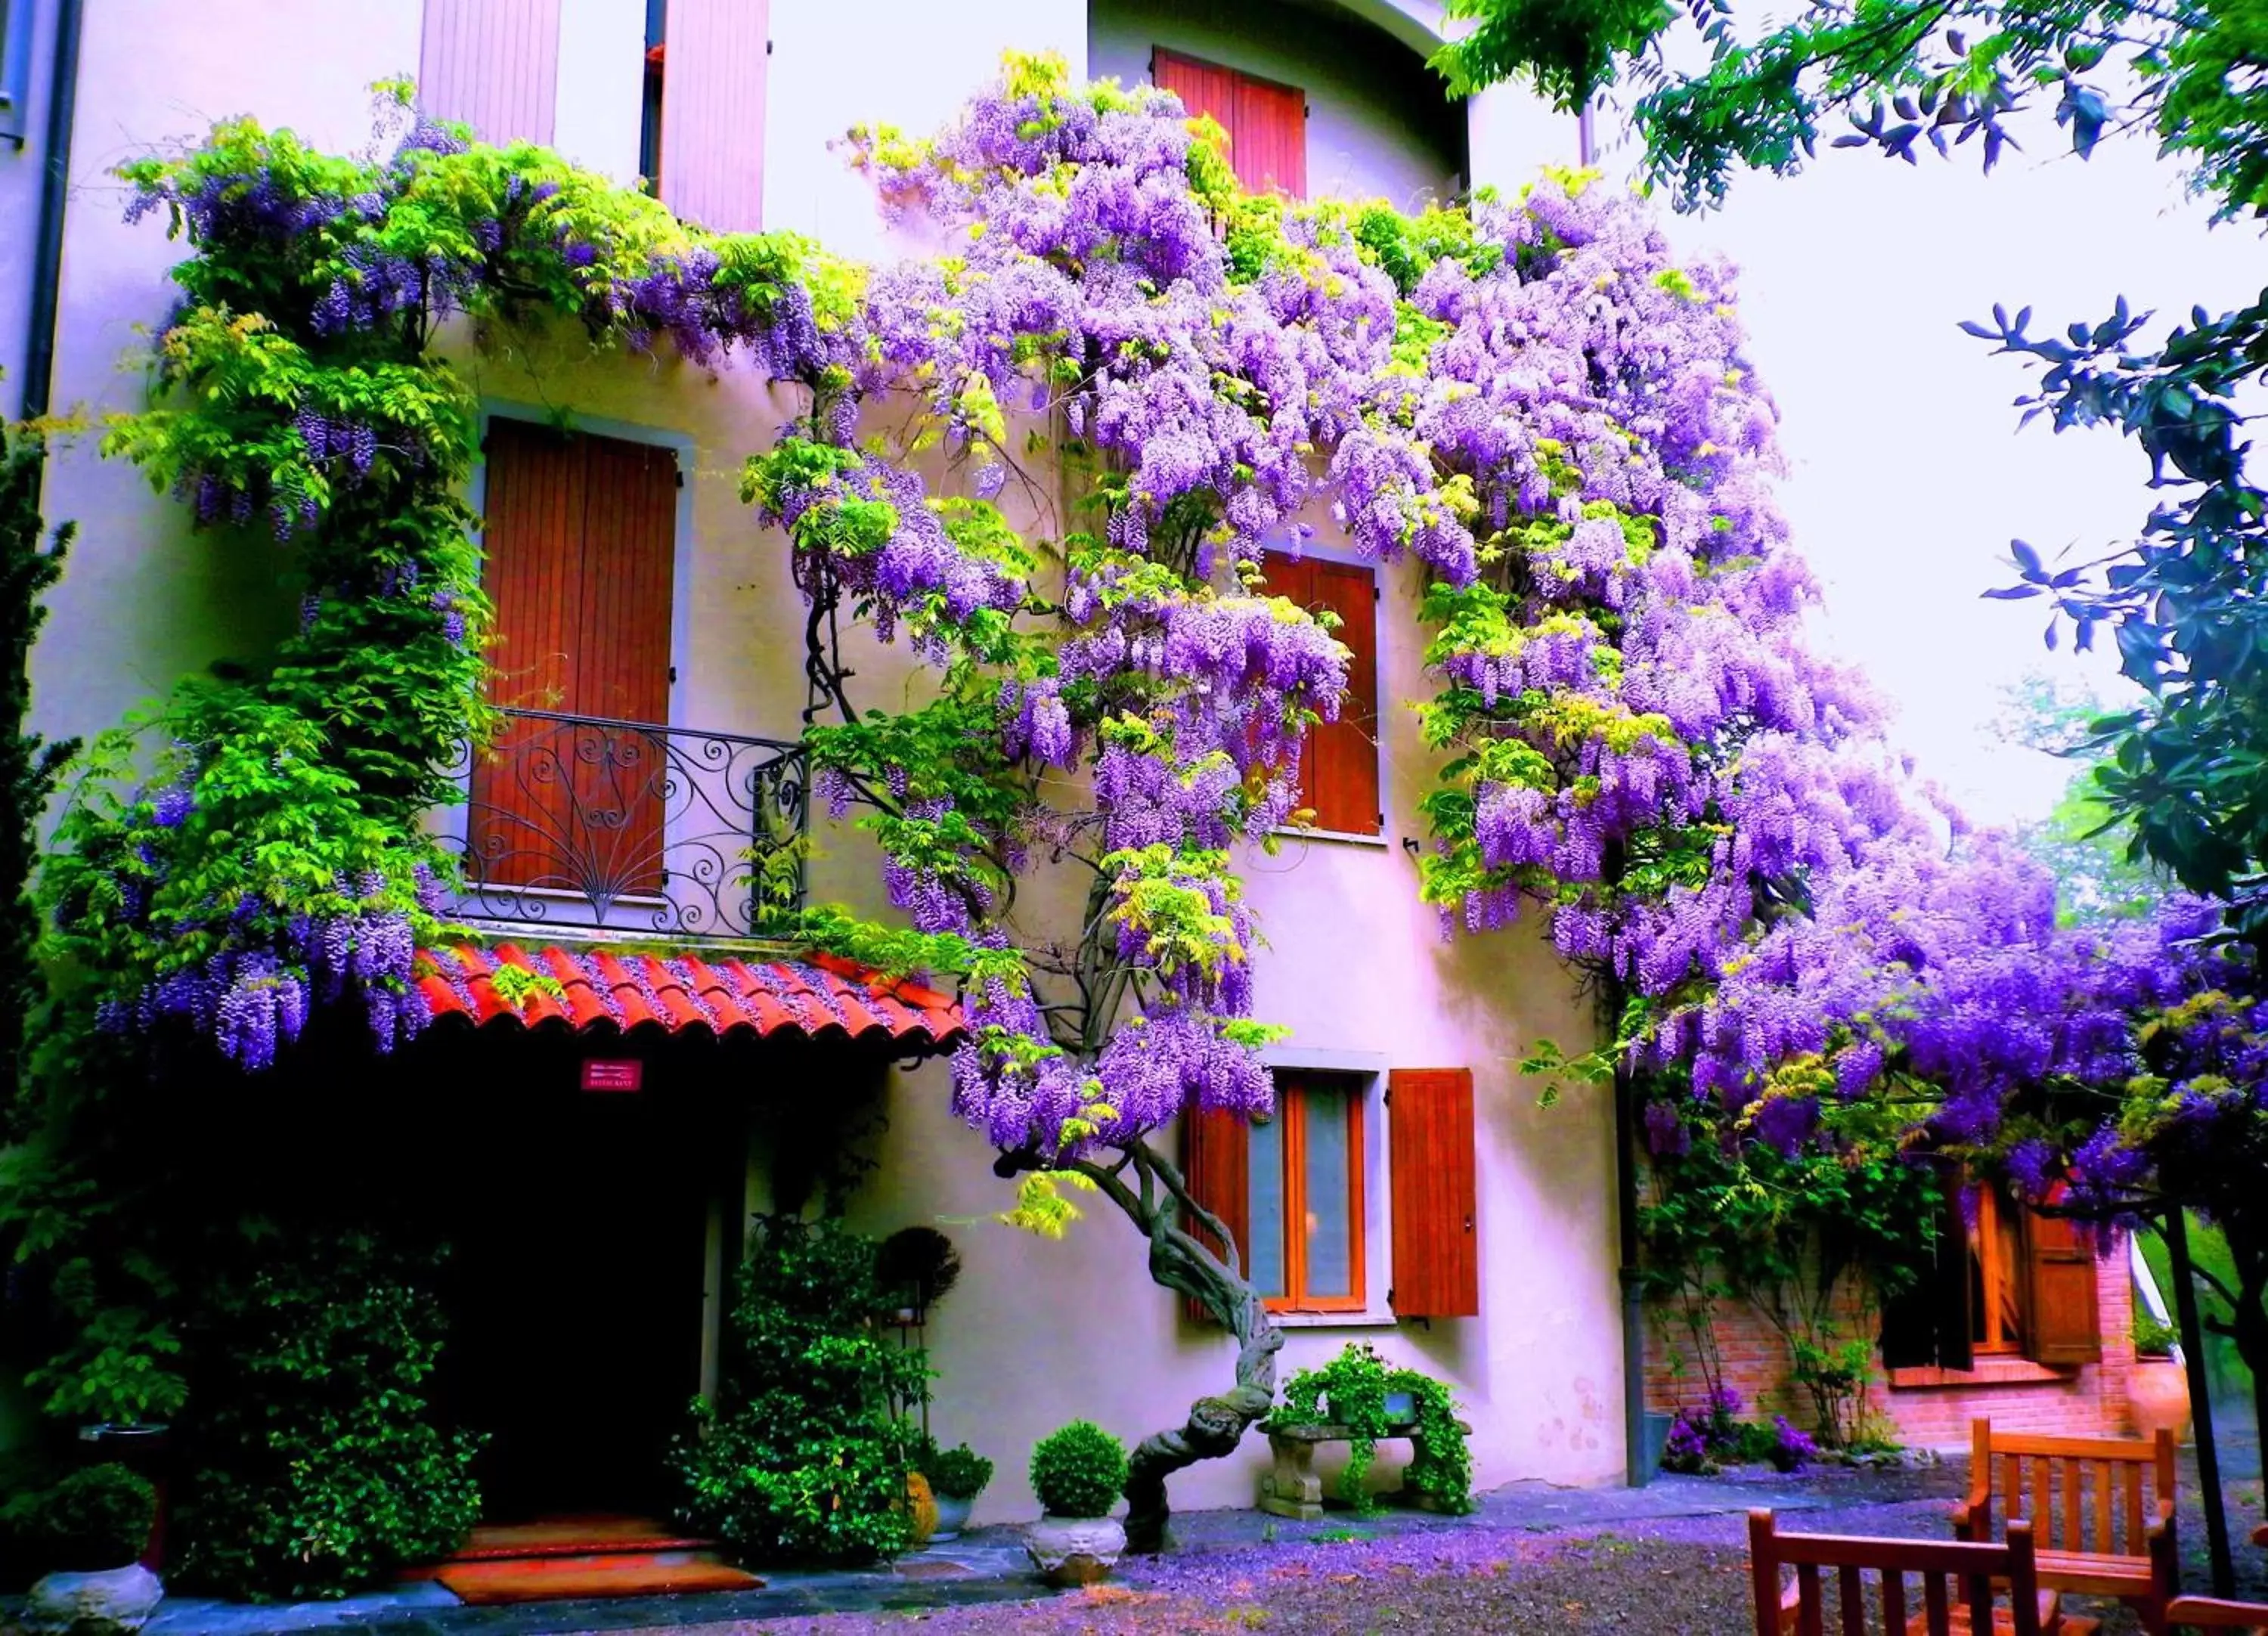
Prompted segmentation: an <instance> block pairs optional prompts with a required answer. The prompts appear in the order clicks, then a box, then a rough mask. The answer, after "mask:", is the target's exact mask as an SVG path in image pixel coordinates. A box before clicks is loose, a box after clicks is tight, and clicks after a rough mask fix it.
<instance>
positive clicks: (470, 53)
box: [417, 0, 559, 144]
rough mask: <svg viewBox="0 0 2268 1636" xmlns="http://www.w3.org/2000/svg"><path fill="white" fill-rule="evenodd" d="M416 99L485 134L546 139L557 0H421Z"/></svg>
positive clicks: (555, 82)
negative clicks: (423, 2) (421, 20)
mask: <svg viewBox="0 0 2268 1636" xmlns="http://www.w3.org/2000/svg"><path fill="white" fill-rule="evenodd" d="M417 106H418V107H420V108H421V109H423V111H424V112H425V113H427V114H431V116H432V117H433V118H435V119H444V120H461V121H463V122H465V123H466V124H468V125H470V126H471V127H472V128H473V130H474V132H475V135H477V136H481V137H482V138H483V139H484V140H486V141H489V142H495V143H506V142H523V141H524V142H536V143H543V144H549V142H550V141H551V138H552V131H553V129H554V127H555V125H556V121H557V117H558V106H559V0H425V18H424V28H423V33H422V35H421V36H420V39H419V41H418V49H417Z"/></svg>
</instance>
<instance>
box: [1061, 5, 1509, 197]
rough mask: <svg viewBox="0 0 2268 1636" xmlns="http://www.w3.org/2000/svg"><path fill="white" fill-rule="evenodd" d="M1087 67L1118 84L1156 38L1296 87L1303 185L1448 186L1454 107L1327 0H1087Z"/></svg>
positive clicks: (1335, 192)
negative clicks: (1303, 115)
mask: <svg viewBox="0 0 2268 1636" xmlns="http://www.w3.org/2000/svg"><path fill="white" fill-rule="evenodd" d="M1087 16H1088V25H1087V50H1088V54H1089V60H1088V68H1089V71H1090V72H1092V73H1093V74H1094V76H1095V77H1098V78H1100V77H1105V76H1108V77H1115V78H1116V79H1118V80H1120V81H1122V82H1123V83H1125V84H1127V85H1132V84H1134V83H1135V82H1137V81H1140V80H1147V79H1148V78H1149V77H1150V53H1151V49H1152V47H1155V46H1164V47H1166V48H1168V49H1171V50H1175V51H1181V52H1184V53H1186V54H1188V55H1190V56H1195V57H1202V58H1204V60H1206V61H1207V62H1211V63H1222V64H1224V65H1226V66H1227V67H1229V68H1233V69H1237V70H1241V71H1242V72H1244V73H1248V74H1256V75H1258V76H1260V77H1262V78H1263V79H1273V80H1278V81H1280V82H1282V83H1283V84H1285V85H1297V86H1299V87H1300V89H1301V90H1302V91H1304V92H1307V195H1308V196H1309V197H1310V198H1326V197H1333V198H1342V199H1375V198H1383V199H1385V200H1387V201H1388V203H1392V204H1394V205H1395V206H1396V207H1397V208H1399V209H1402V210H1418V209H1419V208H1421V207H1422V206H1424V205H1425V203H1427V202H1429V201H1438V200H1442V199H1446V198H1449V197H1452V196H1454V194H1455V193H1456V192H1457V191H1458V187H1459V180H1458V179H1459V178H1460V176H1461V175H1462V172H1463V170H1464V163H1465V161H1464V155H1463V153H1462V151H1461V150H1462V146H1463V131H1462V126H1463V123H1464V121H1463V119H1462V115H1461V114H1459V112H1458V110H1457V109H1456V108H1454V107H1451V106H1449V105H1448V104H1447V102H1446V101H1445V100H1444V99H1443V97H1442V94H1441V88H1440V81H1439V80H1438V79H1436V78H1435V77H1433V76H1432V74H1431V73H1430V72H1429V71H1428V70H1426V69H1425V64H1424V63H1423V60H1422V59H1421V58H1420V57H1419V56H1418V54H1417V53H1415V52H1413V51H1411V50H1410V49H1409V48H1407V47H1405V46H1404V45H1403V44H1402V43H1401V42H1400V41H1397V40H1395V39H1394V38H1393V37H1392V36H1391V35H1388V34H1387V33H1384V32H1383V31H1381V30H1380V29H1378V28H1376V27H1374V26H1370V25H1368V24H1366V23H1363V22H1359V21H1357V20H1356V19H1355V18H1353V17H1352V16H1351V14H1349V13H1347V12H1344V11H1341V10H1339V9H1338V8H1337V7H1335V6H1328V5H1293V4H1286V3H1285V0H1094V4H1092V5H1091V6H1090V7H1089V8H1088V13H1087Z"/></svg>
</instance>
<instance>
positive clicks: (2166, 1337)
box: [2134, 1307, 2182, 1358]
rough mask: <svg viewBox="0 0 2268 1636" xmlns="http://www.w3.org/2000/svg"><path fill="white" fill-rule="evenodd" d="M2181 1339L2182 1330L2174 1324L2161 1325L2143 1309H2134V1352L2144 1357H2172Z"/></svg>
mask: <svg viewBox="0 0 2268 1636" xmlns="http://www.w3.org/2000/svg"><path fill="white" fill-rule="evenodd" d="M2181 1338H2182V1332H2181V1330H2177V1329H2176V1328H2175V1327H2174V1326H2173V1325H2172V1324H2170V1323H2160V1322H2159V1321H2158V1320H2157V1319H2156V1318H2154V1317H2153V1316H2152V1315H2150V1314H2149V1312H2148V1311H2147V1310H2146V1309H2145V1308H2140V1307H2137V1308H2134V1350H2135V1351H2136V1352H2139V1353H2140V1354H2141V1355H2142V1356H2143V1357H2145V1358H2167V1357H2171V1356H2172V1355H2173V1351H2174V1348H2175V1347H2176V1345H2179V1344H2180V1342H2181Z"/></svg>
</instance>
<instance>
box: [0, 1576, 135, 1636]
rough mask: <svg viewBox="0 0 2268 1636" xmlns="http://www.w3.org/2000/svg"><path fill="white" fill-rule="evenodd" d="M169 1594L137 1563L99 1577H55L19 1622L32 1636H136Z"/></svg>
mask: <svg viewBox="0 0 2268 1636" xmlns="http://www.w3.org/2000/svg"><path fill="white" fill-rule="evenodd" d="M165 1595H166V1588H165V1586H164V1585H163V1584H161V1583H159V1581H158V1576H157V1575H156V1574H155V1573H151V1572H150V1570H149V1569H147V1568H145V1567H144V1566H142V1565H141V1564H140V1563H138V1562H135V1563H129V1564H128V1565H127V1566H125V1567H122V1568H105V1569H103V1570H102V1571H101V1572H100V1573H50V1574H48V1576H47V1578H45V1579H43V1580H41V1581H40V1582H39V1583H38V1584H36V1585H34V1586H33V1587H32V1594H31V1595H29V1596H27V1597H26V1598H25V1601H24V1610H23V1612H22V1613H20V1614H18V1616H17V1618H18V1620H19V1621H20V1622H21V1624H22V1626H23V1628H24V1629H25V1630H26V1632H33V1636H134V1632H136V1631H139V1630H140V1629H141V1628H142V1627H143V1626H144V1625H147V1624H148V1623H149V1622H150V1616H151V1614H153V1613H155V1612H156V1611H157V1610H158V1603H159V1602H161V1601H163V1600H164V1598H165Z"/></svg>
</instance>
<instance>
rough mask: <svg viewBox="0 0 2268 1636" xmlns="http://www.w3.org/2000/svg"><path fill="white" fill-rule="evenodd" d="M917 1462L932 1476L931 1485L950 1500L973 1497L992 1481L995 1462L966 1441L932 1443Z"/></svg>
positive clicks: (926, 1476) (922, 1471)
mask: <svg viewBox="0 0 2268 1636" xmlns="http://www.w3.org/2000/svg"><path fill="white" fill-rule="evenodd" d="M916 1463H917V1465H919V1466H920V1468H921V1474H922V1475H923V1476H924V1477H925V1478H929V1485H930V1486H931V1487H932V1488H933V1489H935V1490H936V1491H937V1492H939V1493H940V1494H942V1495H943V1496H944V1497H945V1498H946V1499H947V1500H974V1499H976V1496H977V1495H979V1494H981V1493H983V1492H984V1485H985V1484H987V1483H989V1482H990V1481H991V1480H992V1463H991V1462H990V1460H987V1459H986V1458H985V1457H984V1456H983V1455H980V1454H978V1453H977V1452H976V1450H975V1449H974V1448H970V1447H969V1446H968V1444H967V1443H963V1444H961V1446H960V1447H959V1448H939V1447H938V1446H937V1445H936V1444H935V1443H932V1444H930V1445H929V1446H928V1447H927V1448H924V1449H923V1450H922V1453H921V1457H920V1459H919V1460H918V1461H917V1462H916Z"/></svg>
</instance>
